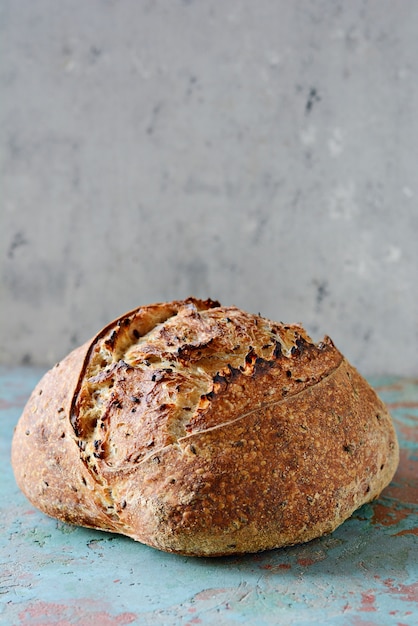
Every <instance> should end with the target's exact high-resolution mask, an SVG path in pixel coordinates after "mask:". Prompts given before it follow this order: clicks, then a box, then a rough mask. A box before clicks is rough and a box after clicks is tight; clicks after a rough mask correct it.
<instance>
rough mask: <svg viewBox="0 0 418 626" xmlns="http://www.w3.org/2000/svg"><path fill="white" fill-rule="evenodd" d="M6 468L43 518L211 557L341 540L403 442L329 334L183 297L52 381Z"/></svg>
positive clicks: (130, 321) (86, 349)
mask: <svg viewBox="0 0 418 626" xmlns="http://www.w3.org/2000/svg"><path fill="white" fill-rule="evenodd" d="M41 392H42V393H41ZM12 463H13V467H14V471H15V475H16V479H17V482H18V484H19V486H20V488H21V489H22V491H23V492H24V493H25V494H26V495H27V497H28V498H29V499H30V500H31V501H32V502H33V504H35V506H38V507H39V508H40V509H41V510H43V511H44V512H46V513H47V514H49V515H52V516H54V517H57V518H59V519H62V520H64V521H68V522H70V523H74V524H80V525H85V526H89V527H94V528H101V529H103V530H109V531H113V532H119V533H123V534H126V535H129V536H130V537H132V538H134V539H136V540H139V541H142V542H144V543H147V544H149V545H152V546H155V547H157V548H160V549H162V550H167V551H173V552H179V553H183V554H192V555H205V556H214V555H221V554H230V553H238V552H254V551H258V550H264V549H268V548H274V547H280V546H285V545H291V544H294V543H298V542H303V541H308V540H310V539H313V538H314V537H318V536H320V535H322V534H324V533H328V532H331V531H332V530H334V529H335V528H336V527H337V526H338V525H339V524H341V523H342V522H343V521H344V520H345V519H347V518H348V517H349V516H350V515H351V514H352V512H353V511H354V510H355V509H356V508H358V507H359V506H361V505H362V504H363V503H365V502H368V501H370V500H372V499H374V498H376V497H377V496H378V495H379V493H380V492H381V490H382V489H383V488H384V487H385V486H386V485H387V484H388V483H389V482H390V480H391V478H392V476H393V474H394V472H395V470H396V467H397V463H398V444H397V440H396V435H395V431H394V429H393V425H392V422H391V418H390V415H389V414H388V412H387V410H386V408H385V407H384V405H383V403H382V402H381V401H380V400H379V398H378V397H377V396H376V394H375V393H374V391H373V390H372V389H371V388H370V386H369V385H368V383H367V382H366V381H365V380H364V379H363V378H362V377H361V376H360V375H359V374H358V372H357V371H356V370H355V369H354V368H353V367H352V366H351V365H350V364H349V363H348V362H347V361H346V359H344V357H343V356H342V355H341V353H340V352H339V351H338V350H337V349H336V348H335V346H334V345H333V343H332V342H331V340H330V339H329V338H325V339H324V340H323V342H321V343H320V344H318V345H315V344H314V343H313V342H312V341H311V339H310V338H309V336H308V335H307V334H306V332H305V331H304V330H303V328H302V327H301V326H299V325H297V324H289V325H284V324H279V323H274V322H271V321H270V320H267V319H265V318H262V317H260V316H256V315H250V314H248V313H245V312H243V311H240V310H239V309H237V308H235V307H221V306H220V305H219V303H217V302H213V301H211V300H207V301H200V300H196V299H193V298H189V299H188V300H185V301H175V302H171V303H163V304H156V305H150V306H148V307H141V308H139V309H136V310H134V311H131V312H130V313H127V314H126V315H124V316H122V317H121V318H119V319H118V320H116V321H115V322H113V323H111V324H109V325H108V326H107V327H106V328H105V329H103V330H102V331H101V332H100V333H98V335H96V337H95V338H94V339H93V340H92V341H91V342H88V343H87V344H85V345H84V346H82V347H80V348H78V349H77V350H75V351H74V352H72V353H71V354H70V355H68V357H67V358H66V359H64V360H63V361H62V363H61V364H60V365H59V366H58V367H55V368H53V369H52V370H51V371H50V372H48V373H47V374H46V375H45V377H44V378H43V380H42V381H41V382H40V383H39V385H38V386H37V388H36V389H35V390H34V392H33V394H32V396H31V398H30V400H29V402H28V404H27V406H26V408H25V410H24V412H23V415H22V417H21V419H20V421H19V423H18V425H17V428H16V432H15V436H14V440H13V446H12Z"/></svg>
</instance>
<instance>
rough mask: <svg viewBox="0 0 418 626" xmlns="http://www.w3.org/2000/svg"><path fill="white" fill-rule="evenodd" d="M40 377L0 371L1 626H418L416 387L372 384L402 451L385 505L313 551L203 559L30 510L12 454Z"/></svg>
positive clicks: (376, 505) (34, 372) (363, 513)
mask: <svg viewBox="0 0 418 626" xmlns="http://www.w3.org/2000/svg"><path fill="white" fill-rule="evenodd" d="M42 373H43V372H41V371H40V370H39V369H34V368H14V369H7V368H2V369H0V418H1V419H0V459H1V481H0V489H1V500H0V507H1V526H2V531H1V539H0V556H1V558H0V563H1V571H0V576H1V581H0V623H2V624H5V625H9V624H10V625H12V626H32V625H33V626H48V625H52V624H53V625H55V626H73V625H80V626H90V625H91V626H92V625H95V624H100V625H101V626H111V625H112V626H113V625H117V626H124V625H125V624H141V625H145V626H147V625H148V624H149V625H157V626H158V625H175V624H181V625H183V626H191V625H194V624H201V625H202V626H204V625H205V624H219V625H220V626H222V625H227V626H229V625H230V626H233V625H236V624H243V623H247V624H260V625H263V624H266V625H269V624H285V625H291V624H298V625H304V624H306V625H307V624H321V625H322V624H330V625H332V626H334V625H335V626H339V625H341V626H385V625H386V624H387V625H392V624H393V625H396V626H404V625H406V626H415V625H416V624H418V564H417V557H418V380H405V379H400V378H394V377H380V378H371V379H370V382H371V384H372V385H373V386H374V387H375V389H376V391H377V392H378V394H379V395H380V397H381V398H382V399H383V400H384V401H385V402H386V404H387V405H388V407H389V409H390V411H391V413H392V415H393V418H394V422H395V426H396V429H397V433H398V437H399V441H400V445H401V459H400V464H399V468H398V471H397V473H396V475H395V477H394V479H393V481H392V483H391V484H390V485H389V486H388V487H387V488H386V489H385V490H384V491H383V493H382V494H381V496H380V498H379V499H378V500H376V501H375V502H373V503H371V504H367V505H365V506H363V507H362V508H361V509H359V510H358V511H357V512H356V513H355V514H354V515H353V516H352V517H351V518H350V519H349V520H347V521H346V522H345V523H344V524H343V525H342V526H341V527H340V528H339V529H337V530H336V531H335V532H334V533H333V534H332V535H329V536H327V537H322V538H321V539H318V540H315V541H312V542H310V543H308V544H304V545H300V546H295V547H293V548H286V549H282V550H272V551H269V552H265V553H260V554H256V555H247V556H239V557H227V558H220V559H195V558H190V557H181V556H176V555H170V554H165V553H162V552H158V551H157V550H154V549H152V548H149V547H147V546H143V545H141V544H139V543H135V542H134V541H132V540H130V539H128V538H126V537H122V536H118V535H109V534H107V533H101V532H98V531H93V530H88V529H84V528H75V527H72V526H68V525H66V524H62V523H61V522H58V521H56V520H53V519H50V518H48V517H46V516H45V515H43V514H42V513H40V512H39V511H37V510H36V509H34V508H33V507H32V506H31V505H30V504H29V502H28V501H27V500H26V499H25V497H24V496H23V495H22V494H21V493H20V491H19V490H18V488H17V486H16V484H15V482H14V478H13V473H12V470H11V467H10V461H9V458H10V443H11V438H12V433H13V428H14V426H15V424H16V422H17V420H18V418H19V415H20V412H21V410H22V408H23V406H24V404H25V402H26V400H27V398H28V396H29V393H30V392H31V390H32V388H33V387H34V386H35V384H36V382H37V381H38V380H39V378H40V377H41V375H42Z"/></svg>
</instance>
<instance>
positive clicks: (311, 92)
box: [305, 87, 321, 115]
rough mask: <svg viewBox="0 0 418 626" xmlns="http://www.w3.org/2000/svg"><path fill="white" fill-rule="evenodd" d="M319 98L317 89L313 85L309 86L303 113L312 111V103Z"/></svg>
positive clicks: (318, 100)
mask: <svg viewBox="0 0 418 626" xmlns="http://www.w3.org/2000/svg"><path fill="white" fill-rule="evenodd" d="M320 100H321V98H320V96H319V94H318V92H317V90H316V89H315V87H311V88H310V90H309V94H308V99H307V101H306V105H305V113H306V114H307V115H308V114H309V113H310V112H311V111H312V109H313V106H314V104H316V103H317V102H320Z"/></svg>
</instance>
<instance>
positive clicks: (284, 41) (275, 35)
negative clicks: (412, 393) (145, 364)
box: [0, 0, 418, 375]
mask: <svg viewBox="0 0 418 626" xmlns="http://www.w3.org/2000/svg"><path fill="white" fill-rule="evenodd" d="M417 41H418V3H417V2H416V1H415V0H402V1H399V2H397V1H395V0H393V1H389V0H379V1H377V0H376V1H369V2H367V1H360V0H351V1H350V2H342V1H341V2H338V1H336V0H312V1H308V0H295V1H292V2H290V1H287V0H281V1H280V0H279V1H272V0H257V2H255V1H253V0H240V1H238V0H226V1H222V2H220V1H218V0H195V1H191V0H189V1H183V2H181V1H179V0H157V1H151V0H150V1H145V0H143V1H137V0H124V2H117V1H111V0H90V1H89V2H85V1H84V0H61V1H60V2H56V1H55V0H37V1H36V2H33V1H32V0H21V1H19V2H13V1H12V0H0V90H1V101H0V133H1V163H0V171H1V198H0V208H1V227H0V252H1V267H0V272H1V282H0V299H1V307H0V328H1V346H0V348H1V353H0V360H1V361H2V362H6V363H7V362H14V363H34V364H41V365H49V364H52V363H53V362H54V361H56V360H58V359H60V358H62V356H64V355H65V353H66V352H68V351H69V350H70V349H71V348H72V347H75V346H76V345H78V344H80V343H81V342H83V341H84V340H86V339H87V338H89V337H90V336H91V335H92V334H93V333H94V332H95V331H96V330H98V329H99V328H100V327H101V325H103V324H104V323H106V322H107V321H109V320H110V319H112V318H114V317H115V316H117V315H118V314H121V313H123V312H125V311H126V310H128V309H130V308H134V307H136V306H138V305H140V304H146V303H150V302H154V301H160V300H165V299H172V298H182V297H186V296H188V295H192V294H193V295H196V296H204V297H207V296H211V297H212V298H217V299H220V300H221V301H222V302H223V303H225V304H232V303H233V304H236V305H238V306H241V307H243V308H245V309H247V310H250V311H253V312H258V311H260V312H261V313H262V314H263V315H266V316H269V317H272V318H275V319H280V320H284V321H302V322H303V323H304V324H305V325H306V327H307V328H308V330H309V331H310V332H311V334H312V335H313V337H314V338H315V339H316V340H318V339H320V338H321V336H322V335H323V334H324V333H327V334H329V335H331V337H332V338H333V339H334V341H335V343H336V344H337V345H338V347H339V348H340V349H341V350H342V351H343V352H344V353H345V354H346V355H347V356H348V357H349V358H350V359H351V361H352V362H353V363H354V364H355V365H356V366H357V367H358V368H359V369H360V370H361V371H362V372H363V373H364V374H366V375H368V374H372V373H373V374H380V373H394V374H401V375H409V374H411V375H412V374H413V375H415V374H417V372H418V356H417V345H418V297H417V286H416V285H417V283H418V280H417V279H418V243H417V235H418V207H417V198H418V178H417V156H418V155H417V152H418V116H417V111H418V80H417V78H418V44H417Z"/></svg>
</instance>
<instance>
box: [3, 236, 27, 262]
mask: <svg viewBox="0 0 418 626" xmlns="http://www.w3.org/2000/svg"><path fill="white" fill-rule="evenodd" d="M28 243H29V242H28V240H27V239H26V237H25V236H24V234H23V233H22V232H20V231H18V232H17V233H16V234H15V236H14V237H13V239H12V241H11V243H10V246H9V249H8V251H7V256H8V257H9V259H13V257H14V255H15V252H16V250H17V249H18V248H20V247H21V246H25V245H27V244H28Z"/></svg>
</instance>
